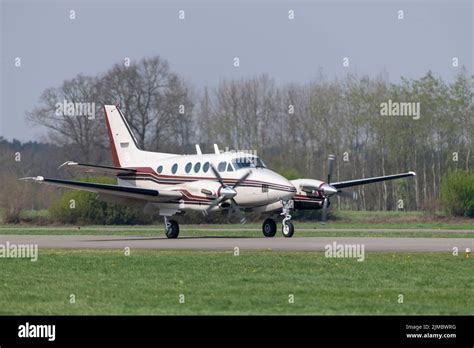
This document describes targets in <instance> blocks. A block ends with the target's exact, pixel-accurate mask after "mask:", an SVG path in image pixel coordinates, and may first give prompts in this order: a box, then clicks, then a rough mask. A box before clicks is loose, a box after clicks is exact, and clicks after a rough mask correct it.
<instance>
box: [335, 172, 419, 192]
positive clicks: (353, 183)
mask: <svg viewBox="0 0 474 348" xmlns="http://www.w3.org/2000/svg"><path fill="white" fill-rule="evenodd" d="M407 176H416V173H415V172H408V173H402V174H394V175H384V176H376V177H373V178H366V179H357V180H348V181H340V182H334V183H331V186H334V187H335V188H337V189H342V188H345V187H351V186H359V185H365V184H371V183H373V182H379V181H385V180H394V179H399V178H405V177H407Z"/></svg>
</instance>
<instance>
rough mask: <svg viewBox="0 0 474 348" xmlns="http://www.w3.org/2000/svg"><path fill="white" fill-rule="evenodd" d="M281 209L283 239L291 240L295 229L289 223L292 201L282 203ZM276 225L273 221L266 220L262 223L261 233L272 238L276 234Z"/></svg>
mask: <svg viewBox="0 0 474 348" xmlns="http://www.w3.org/2000/svg"><path fill="white" fill-rule="evenodd" d="M282 204H283V209H282V213H281V215H282V216H283V221H282V227H281V232H282V234H283V236H284V237H286V238H291V237H293V234H294V233H295V227H294V226H293V223H292V222H291V214H290V209H293V201H292V200H291V201H286V202H282ZM276 230H277V225H276V222H275V220H274V219H271V218H268V219H266V220H265V221H264V222H263V225H262V232H263V235H264V236H265V237H274V236H275V234H276Z"/></svg>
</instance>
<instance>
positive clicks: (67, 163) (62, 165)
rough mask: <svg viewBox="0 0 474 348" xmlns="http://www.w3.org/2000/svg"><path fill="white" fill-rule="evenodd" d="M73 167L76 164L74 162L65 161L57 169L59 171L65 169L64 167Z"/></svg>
mask: <svg viewBox="0 0 474 348" xmlns="http://www.w3.org/2000/svg"><path fill="white" fill-rule="evenodd" d="M73 165H77V162H74V161H66V162H64V163H63V164H61V165H60V166H59V167H58V169H61V168H62V167H65V166H73Z"/></svg>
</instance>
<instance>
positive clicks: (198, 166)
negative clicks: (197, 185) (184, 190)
mask: <svg viewBox="0 0 474 348" xmlns="http://www.w3.org/2000/svg"><path fill="white" fill-rule="evenodd" d="M199 169H201V162H197V163H196V164H195V165H194V173H197V172H199Z"/></svg>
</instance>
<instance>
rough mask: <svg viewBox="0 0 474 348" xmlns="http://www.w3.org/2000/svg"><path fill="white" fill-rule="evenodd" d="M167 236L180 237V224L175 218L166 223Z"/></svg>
mask: <svg viewBox="0 0 474 348" xmlns="http://www.w3.org/2000/svg"><path fill="white" fill-rule="evenodd" d="M165 233H166V237H168V238H178V235H179V225H178V223H177V222H176V221H174V220H169V221H168V222H167V223H166V227H165Z"/></svg>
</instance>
